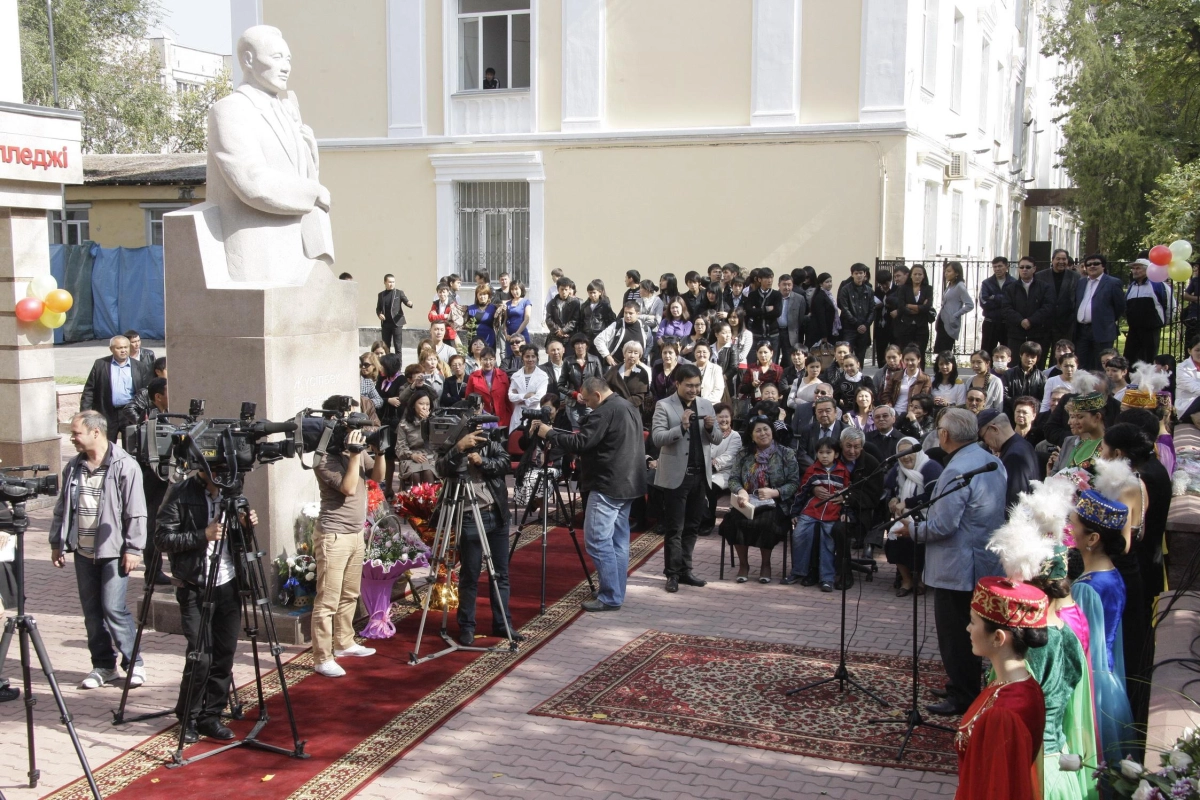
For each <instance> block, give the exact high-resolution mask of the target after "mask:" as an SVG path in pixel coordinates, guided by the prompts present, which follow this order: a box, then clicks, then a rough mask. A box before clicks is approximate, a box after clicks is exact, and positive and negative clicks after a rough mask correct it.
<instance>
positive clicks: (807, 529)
mask: <svg viewBox="0 0 1200 800" xmlns="http://www.w3.org/2000/svg"><path fill="white" fill-rule="evenodd" d="M818 534H819V535H820V536H821V554H820V559H821V566H820V575H821V577H820V580H821V582H822V583H833V579H834V576H835V575H836V574H837V569H836V567H835V565H834V557H833V555H834V552H833V520H830V521H829V522H822V521H820V520H818V519H813V518H812V517H807V516H804V515H803V514H801V515H800V520H799V521H798V522H797V523H796V527H795V529H794V530H793V531H792V574H793V575H796V576H799V577H801V578H807V577H808V561H809V559H810V558H811V557H812V544H813V536H816V535H818Z"/></svg>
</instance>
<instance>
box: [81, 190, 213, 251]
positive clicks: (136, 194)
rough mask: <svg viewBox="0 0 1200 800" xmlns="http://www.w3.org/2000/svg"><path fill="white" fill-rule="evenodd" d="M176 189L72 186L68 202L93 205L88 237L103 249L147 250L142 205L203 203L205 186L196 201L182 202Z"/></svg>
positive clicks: (195, 195) (196, 192) (144, 216)
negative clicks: (143, 248) (138, 248)
mask: <svg viewBox="0 0 1200 800" xmlns="http://www.w3.org/2000/svg"><path fill="white" fill-rule="evenodd" d="M179 194H180V190H179V188H178V187H174V186H68V187H67V202H68V203H90V204H91V208H90V209H88V235H89V236H90V237H91V239H92V241H94V242H95V243H96V244H98V245H100V246H101V247H145V246H146V210H145V209H144V208H142V207H141V204H142V203H200V202H203V201H204V187H203V186H197V187H195V191H194V192H193V194H194V197H193V198H192V199H190V200H189V199H182V200H181V199H180V197H179Z"/></svg>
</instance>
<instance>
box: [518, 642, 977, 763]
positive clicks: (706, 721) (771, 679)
mask: <svg viewBox="0 0 1200 800" xmlns="http://www.w3.org/2000/svg"><path fill="white" fill-rule="evenodd" d="M837 663H838V654H837V651H836V650H819V649H816V648H811V647H799V646H794V645H786V644H772V643H768V642H750V641H742V640H739V639H721V638H718V637H714V636H688V635H685V634H679V633H662V632H660V631H649V632H647V633H646V634H644V635H642V636H640V637H638V638H637V639H635V640H633V641H632V642H630V643H629V644H628V645H626V646H625V647H623V648H621V649H620V650H618V651H617V652H616V653H614V654H613V655H612V656H609V657H608V658H607V659H605V660H604V661H603V662H601V663H600V664H599V665H597V666H596V668H595V669H593V670H592V671H591V672H589V673H588V674H586V675H584V676H583V677H582V678H579V679H578V680H576V681H575V682H574V683H573V684H571V685H570V686H568V687H567V688H566V689H564V690H563V691H561V692H559V693H558V694H557V695H555V696H554V697H552V698H550V699H549V700H547V701H546V702H544V703H542V704H541V705H539V706H538V707H537V708H535V709H534V710H533V711H532V712H531V713H533V714H539V715H542V716H548V717H561V718H563V719H573V720H584V721H587V722H600V723H604V724H608V725H625V726H629V727H634V728H649V729H651V730H657V731H663V732H665V733H676V734H680V735H683V736H696V737H699V738H702V739H712V740H714V741H718V742H727V743H729V744H736V745H748V746H751V747H762V748H765V749H768V750H780V751H783V752H786V753H796V754H798V755H804V756H812V757H815V758H827V759H833V760H835V761H847V762H850V763H854V764H874V765H879V766H886V767H897V768H900V769H916V770H931V771H936V772H948V773H954V772H956V771H957V757H956V755H955V752H954V743H953V738H952V736H951V734H949V733H943V732H941V731H936V730H933V729H930V728H919V729H918V730H917V732H916V733H915V734H914V735H913V738H912V741H911V743H910V744H909V746H908V749H907V750H906V751H905V754H904V760H903V761H897V760H896V755H897V752H898V750H899V748H900V742H901V739H902V737H903V735H904V730H905V726H904V725H902V724H896V725H891V724H880V723H878V722H876V723H872V722H869V720H871V719H876V718H888V717H895V718H897V719H903V714H904V711H905V710H906V709H907V707H908V705H909V702H910V698H911V692H912V678H911V676H912V659H911V658H904V657H897V656H886V655H876V654H870V653H851V654H850V663H849V670H850V673H851V675H852V676H853V677H854V678H855V679H856V680H857V681H858V682H859V683H861V684H863V686H865V687H866V688H867V689H869V690H871V691H872V692H875V693H876V694H878V695H879V696H881V697H882V698H883V699H884V700H886V701H887V702H888V703H889V708H886V709H883V708H880V707H879V705H878V704H876V703H874V702H873V701H871V699H870V698H868V697H866V696H865V695H862V694H860V693H859V692H858V691H856V690H854V689H853V688H851V690H850V692H848V693H847V694H841V693H839V692H838V688H837V684H836V683H828V684H825V685H824V686H822V687H819V688H816V689H812V690H810V691H807V692H802V693H800V694H797V695H793V696H792V697H788V696H786V695H785V694H784V692H786V691H787V690H788V689H792V688H795V687H797V686H802V685H805V684H808V683H811V682H813V681H818V680H821V679H822V678H828V677H830V676H831V675H833V672H834V670H835V669H836V667H837ZM945 680H946V675H945V672H944V671H943V669H942V665H941V663H939V662H936V661H928V660H922V662H921V703H922V705H924V704H925V703H930V702H936V698H934V697H933V695H932V694H930V693H929V689H930V688H937V687H940V686H941V685H943V684H944V683H945ZM933 721H934V722H938V723H941V724H945V725H947V726H952V724H954V723H957V719H951V718H934V720H933Z"/></svg>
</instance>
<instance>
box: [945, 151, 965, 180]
mask: <svg viewBox="0 0 1200 800" xmlns="http://www.w3.org/2000/svg"><path fill="white" fill-rule="evenodd" d="M970 158H971V154H970V153H968V152H967V151H966V150H955V151H953V152H951V153H950V163H949V164H947V165H946V180H948V181H961V180H964V179H965V178H966V177H967V165H968V164H969V163H970Z"/></svg>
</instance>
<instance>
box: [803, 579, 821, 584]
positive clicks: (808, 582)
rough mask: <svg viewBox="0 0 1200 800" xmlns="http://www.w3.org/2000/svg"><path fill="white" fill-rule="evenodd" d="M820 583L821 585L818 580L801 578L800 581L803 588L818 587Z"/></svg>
mask: <svg viewBox="0 0 1200 800" xmlns="http://www.w3.org/2000/svg"><path fill="white" fill-rule="evenodd" d="M818 583H820V581H819V580H817V579H816V578H801V579H800V585H801V586H816V585H817V584H818Z"/></svg>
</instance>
